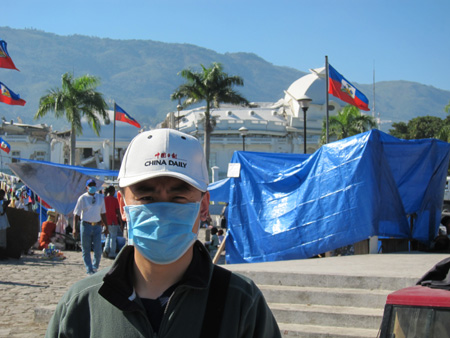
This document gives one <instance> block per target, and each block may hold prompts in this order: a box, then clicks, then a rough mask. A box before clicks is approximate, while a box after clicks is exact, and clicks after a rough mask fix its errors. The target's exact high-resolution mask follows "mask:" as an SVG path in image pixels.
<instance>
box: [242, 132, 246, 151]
mask: <svg viewBox="0 0 450 338" xmlns="http://www.w3.org/2000/svg"><path fill="white" fill-rule="evenodd" d="M242 151H245V135H242Z"/></svg>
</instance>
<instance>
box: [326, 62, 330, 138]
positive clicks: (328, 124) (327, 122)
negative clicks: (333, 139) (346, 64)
mask: <svg viewBox="0 0 450 338" xmlns="http://www.w3.org/2000/svg"><path fill="white" fill-rule="evenodd" d="M328 81H329V75H328V55H325V88H326V89H325V97H326V102H325V103H326V105H327V121H326V126H327V137H326V142H327V144H328V142H329V141H330V140H329V137H330V115H329V112H328V106H329V103H328Z"/></svg>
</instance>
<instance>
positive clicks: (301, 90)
mask: <svg viewBox="0 0 450 338" xmlns="http://www.w3.org/2000/svg"><path fill="white" fill-rule="evenodd" d="M310 71H311V74H308V75H305V76H302V77H301V78H299V79H298V80H296V81H294V82H293V83H292V84H291V85H290V86H289V88H288V89H287V90H286V91H285V94H286V95H285V96H284V101H285V103H286V105H288V106H289V107H290V108H291V111H292V114H293V115H294V116H295V117H299V109H300V107H299V104H298V102H297V99H298V98H300V97H302V96H305V95H306V96H308V97H309V98H310V99H312V101H311V106H316V108H317V109H310V110H308V116H310V117H311V118H314V117H315V116H314V114H315V113H317V114H323V111H324V110H325V104H326V88H325V87H326V82H325V67H322V68H316V69H310ZM329 105H330V106H331V107H330V108H331V109H330V111H334V112H336V110H338V109H340V108H341V107H344V106H345V105H346V103H345V102H343V101H341V100H339V99H338V98H335V97H333V96H330V97H329ZM310 114H311V115H310ZM300 116H301V112H300ZM317 117H318V116H317Z"/></svg>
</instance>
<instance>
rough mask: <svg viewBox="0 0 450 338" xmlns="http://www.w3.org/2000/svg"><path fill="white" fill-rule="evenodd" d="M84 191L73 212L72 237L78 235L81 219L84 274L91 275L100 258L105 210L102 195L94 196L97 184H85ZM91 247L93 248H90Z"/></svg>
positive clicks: (88, 182)
mask: <svg viewBox="0 0 450 338" xmlns="http://www.w3.org/2000/svg"><path fill="white" fill-rule="evenodd" d="M86 190H87V192H85V193H84V194H83V195H81V196H80V197H79V198H78V201H77V205H76V206H75V210H74V211H73V235H74V237H75V236H77V235H78V232H77V227H76V225H77V224H78V222H79V221H80V219H81V223H80V233H81V249H82V252H83V254H82V256H83V261H84V266H85V267H86V273H87V274H88V275H92V274H94V273H95V272H97V269H98V267H99V265H100V259H101V257H102V237H101V236H102V226H105V227H106V233H107V232H108V228H107V222H106V209H105V201H104V197H103V195H102V194H96V192H97V184H96V183H95V181H94V180H93V179H89V180H87V182H86ZM92 246H93V248H92ZM91 249H93V250H94V259H93V260H91Z"/></svg>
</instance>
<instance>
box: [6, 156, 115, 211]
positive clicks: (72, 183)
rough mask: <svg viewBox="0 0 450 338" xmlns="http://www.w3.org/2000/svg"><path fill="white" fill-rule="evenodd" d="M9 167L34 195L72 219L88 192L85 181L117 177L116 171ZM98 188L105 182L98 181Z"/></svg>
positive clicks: (27, 163) (38, 164)
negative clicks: (76, 206) (97, 177)
mask: <svg viewBox="0 0 450 338" xmlns="http://www.w3.org/2000/svg"><path fill="white" fill-rule="evenodd" d="M20 160H21V161H24V162H18V163H10V164H9V167H10V168H11V170H12V171H13V172H14V174H15V175H17V176H18V177H19V178H20V179H21V180H22V182H23V183H24V184H25V185H26V186H28V187H29V188H30V189H31V190H32V191H33V192H34V193H35V194H37V195H38V196H39V197H41V198H42V199H43V200H44V201H45V202H47V203H48V204H49V205H51V206H52V208H54V209H55V210H56V211H57V212H59V213H61V214H63V215H66V216H68V215H70V214H71V213H72V211H73V209H74V208H75V205H76V203H77V200H78V197H79V196H80V195H81V194H83V193H85V192H86V181H87V180H88V179H89V178H93V179H95V176H117V174H118V172H117V171H111V170H102V169H94V168H85V167H79V166H70V165H64V164H58V163H52V162H45V161H34V160H26V159H20ZM95 180H96V181H97V186H100V185H101V184H103V181H101V180H98V179H95Z"/></svg>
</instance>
